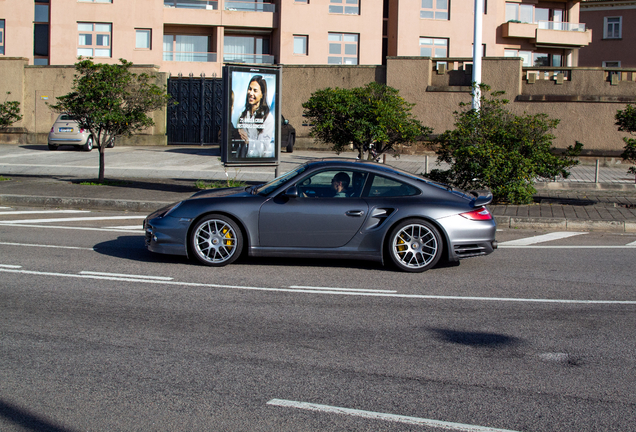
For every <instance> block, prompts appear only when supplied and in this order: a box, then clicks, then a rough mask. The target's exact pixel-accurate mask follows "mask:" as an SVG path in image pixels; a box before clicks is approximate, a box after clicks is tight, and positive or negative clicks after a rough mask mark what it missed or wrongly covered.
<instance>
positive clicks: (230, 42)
mask: <svg viewBox="0 0 636 432" xmlns="http://www.w3.org/2000/svg"><path fill="white" fill-rule="evenodd" d="M269 45H270V44H269V37H268V36H239V35H237V36H234V35H227V34H226V35H225V37H224V38H223V51H224V54H223V60H224V61H226V62H237V63H265V64H273V63H274V56H272V55H270V53H269Z"/></svg>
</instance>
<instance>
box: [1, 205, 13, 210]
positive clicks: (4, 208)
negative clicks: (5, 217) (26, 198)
mask: <svg viewBox="0 0 636 432" xmlns="http://www.w3.org/2000/svg"><path fill="white" fill-rule="evenodd" d="M9 209H11V207H2V206H0V210H9Z"/></svg>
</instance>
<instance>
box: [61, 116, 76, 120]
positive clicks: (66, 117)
mask: <svg viewBox="0 0 636 432" xmlns="http://www.w3.org/2000/svg"><path fill="white" fill-rule="evenodd" d="M60 120H65V121H71V120H75V119H74V118H73V117H71V116H70V115H68V114H62V115H61V116H60Z"/></svg>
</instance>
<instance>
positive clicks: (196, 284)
mask: <svg viewBox="0 0 636 432" xmlns="http://www.w3.org/2000/svg"><path fill="white" fill-rule="evenodd" d="M0 272H4V273H19V274H27V275H35V276H54V277H67V278H77V279H98V280H110V281H118V282H139V283H147V284H157V285H174V286H177V287H184V286H187V287H198V288H228V289H240V290H249V291H272V292H288V293H290V292H293V293H306V294H329V295H346V296H361V297H392V298H404V299H420V300H462V301H489V302H493V301H498V302H517V303H563V304H603V305H636V300H567V299H527V298H505V297H501V298H499V297H462V296H441V295H422V294H391V293H370V292H350V291H313V290H299V289H289V288H268V287H253V286H240V285H220V284H207V283H200V282H178V281H156V280H148V279H134V278H130V277H114V276H96V275H80V274H71V273H55V272H41V271H33V270H13V269H3V268H0Z"/></svg>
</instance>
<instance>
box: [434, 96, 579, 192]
mask: <svg viewBox="0 0 636 432" xmlns="http://www.w3.org/2000/svg"><path fill="white" fill-rule="evenodd" d="M479 87H480V109H479V110H475V109H471V108H470V104H466V103H461V104H460V107H461V108H462V110H461V111H456V112H455V113H454V114H455V119H456V122H455V129H454V130H447V131H446V132H444V133H442V134H441V135H439V136H438V137H437V138H436V139H435V140H434V141H433V144H435V145H436V146H437V148H436V153H437V159H438V161H439V162H446V163H448V164H450V168H449V169H448V170H439V169H435V170H433V171H432V172H431V173H430V174H429V177H430V178H431V179H433V180H436V181H440V182H443V183H447V184H450V185H452V186H454V187H457V188H460V189H463V190H473V189H478V190H479V189H487V190H490V191H491V192H492V194H493V196H494V201H495V202H500V203H501V202H508V203H512V204H527V203H531V202H532V195H533V194H534V193H536V189H535V188H534V186H533V185H534V183H535V181H537V180H538V179H554V178H556V177H558V176H563V177H568V176H569V174H570V173H569V172H568V171H567V170H566V168H569V167H571V166H574V165H576V164H578V161H576V160H575V159H574V157H575V156H577V155H578V154H580V151H581V148H582V144H581V143H578V142H577V143H576V146H574V147H572V146H570V147H569V148H568V151H567V152H566V154H564V155H555V154H553V153H552V152H551V146H552V140H553V139H554V136H553V135H552V134H550V131H551V130H553V129H554V128H556V127H557V125H558V124H559V120H558V119H551V118H549V117H548V116H547V115H546V114H535V115H527V114H524V115H523V116H517V115H514V114H512V113H510V112H509V111H508V110H507V109H506V105H507V104H508V102H509V101H508V100H506V99H501V98H500V96H502V95H503V94H504V92H490V87H489V86H487V85H485V84H481V85H480V86H479ZM475 90H476V89H475ZM488 94H489V95H488Z"/></svg>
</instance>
